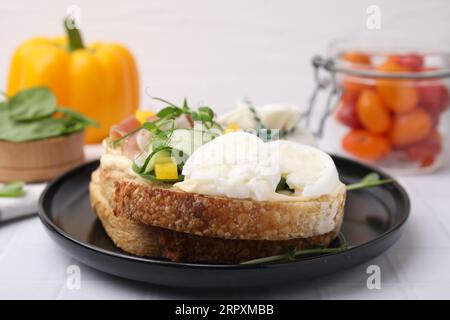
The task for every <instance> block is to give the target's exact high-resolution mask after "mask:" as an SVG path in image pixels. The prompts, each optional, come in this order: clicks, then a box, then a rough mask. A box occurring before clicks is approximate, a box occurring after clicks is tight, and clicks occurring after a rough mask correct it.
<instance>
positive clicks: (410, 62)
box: [389, 53, 423, 71]
mask: <svg viewBox="0 0 450 320" xmlns="http://www.w3.org/2000/svg"><path fill="white" fill-rule="evenodd" d="M389 59H390V60H391V61H392V62H394V63H396V64H398V65H399V66H402V67H407V68H411V69H412V71H419V70H420V69H421V68H422V67H423V56H422V55H420V54H417V53H410V54H404V55H394V56H391V57H390V58H389Z"/></svg>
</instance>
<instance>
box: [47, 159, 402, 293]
mask: <svg viewBox="0 0 450 320" xmlns="http://www.w3.org/2000/svg"><path fill="white" fill-rule="evenodd" d="M333 158H334V161H335V163H336V166H337V168H338V171H339V174H340V177H341V180H342V181H343V182H344V183H351V182H355V181H358V180H360V179H361V178H362V177H364V176H365V175H366V174H368V173H369V172H373V171H375V172H378V171H377V170H376V169H374V168H370V167H367V166H365V165H363V164H360V163H358V162H355V161H352V160H348V159H345V158H341V157H338V156H333ZM98 164H99V163H98V161H94V162H90V163H87V164H85V165H82V166H80V167H78V168H75V169H73V170H72V171H69V172H68V173H66V174H64V175H62V176H61V177H59V178H58V179H56V180H55V181H54V182H52V183H50V184H49V185H48V187H47V188H46V190H45V191H44V193H43V194H42V196H41V198H40V201H39V216H40V218H41V221H42V222H43V223H44V225H45V226H46V229H47V231H48V233H49V234H50V236H51V237H52V238H53V239H54V240H55V241H56V242H57V243H58V244H59V245H60V246H61V247H62V248H63V249H64V250H65V251H66V252H67V253H68V254H70V255H71V256H73V257H74V258H76V259H78V260H79V261H81V262H83V263H85V264H86V265H88V266H91V267H93V268H96V269H98V270H102V271H104V272H107V273H111V274H114V275H117V276H120V277H124V278H129V279H134V280H139V281H145V282H149V283H155V284H160V285H168V286H181V287H209V288H212V287H247V286H260V285H270V284H275V283H281V282H287V281H292V280H294V279H307V278H312V277H316V276H320V275H324V274H328V273H332V272H336V271H339V270H342V269H346V268H349V267H351V266H354V265H357V264H360V263H362V262H364V261H367V260H369V259H371V258H373V257H375V256H377V255H379V254H380V253H382V252H383V251H385V250H386V249H387V248H389V247H390V246H392V245H393V244H394V243H395V242H396V241H397V240H398V238H399V237H400V234H401V229H402V226H403V225H404V223H405V221H406V219H407V218H408V215H409V209H410V205H409V199H408V196H407V194H406V192H405V190H404V189H403V188H402V187H401V186H400V185H399V184H398V183H396V182H394V183H392V184H386V185H383V186H379V187H376V188H371V189H363V190H358V191H351V192H349V194H348V199H347V203H346V206H345V216H344V222H343V225H342V232H343V234H344V235H345V238H346V239H347V241H348V243H349V245H350V246H352V248H351V249H348V250H346V251H345V252H341V253H335V254H324V255H320V256H314V257H306V258H303V259H299V260H297V261H293V262H280V263H275V264H266V265H218V264H200V263H176V262H170V261H167V260H164V259H158V258H140V257H136V256H133V255H130V254H128V253H125V252H124V251H122V250H120V249H118V248H116V247H115V246H114V244H113V243H112V241H111V240H110V239H109V237H108V236H107V235H106V233H105V231H104V230H103V227H102V225H101V223H100V222H99V220H98V219H97V217H96V216H95V214H94V213H93V211H92V209H91V205H90V203H89V193H88V184H89V180H90V176H91V173H92V171H94V170H95V169H96V168H97V167H98ZM379 173H380V175H381V177H383V178H390V177H389V176H387V175H386V174H384V173H381V172H379ZM332 245H333V246H336V245H339V243H337V240H336V241H335V242H334V243H333V244H332Z"/></svg>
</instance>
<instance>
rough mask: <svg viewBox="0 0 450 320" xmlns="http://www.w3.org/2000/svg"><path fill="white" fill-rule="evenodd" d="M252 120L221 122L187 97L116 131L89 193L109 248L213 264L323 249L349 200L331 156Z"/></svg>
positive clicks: (108, 141) (107, 141) (126, 122)
mask: <svg viewBox="0 0 450 320" xmlns="http://www.w3.org/2000/svg"><path fill="white" fill-rule="evenodd" d="M253 111H255V110H253ZM256 116H257V114H256ZM257 117H258V116H257ZM139 118H141V121H139ZM289 120H290V121H291V119H289ZM255 123H256V124H255V126H257V127H258V128H257V130H255V129H252V128H246V129H243V128H241V127H239V126H238V125H237V124H236V123H229V124H227V125H226V126H225V125H224V122H222V124H221V123H219V121H216V117H215V115H214V112H213V111H212V110H211V109H210V108H208V107H200V108H198V110H195V111H194V110H192V109H191V108H189V107H188V105H187V103H186V102H185V103H184V104H183V106H180V107H178V106H176V105H174V104H172V103H170V104H169V105H168V106H167V107H166V108H164V109H162V110H161V111H160V112H158V113H157V114H156V115H154V114H147V115H145V116H144V117H143V116H142V114H141V115H140V116H138V117H130V118H127V119H125V120H124V121H123V122H122V123H121V124H119V125H117V126H115V127H113V128H112V130H111V134H110V137H109V138H107V139H105V141H104V142H103V146H104V149H105V152H104V154H103V156H102V157H101V159H100V166H99V168H98V169H97V170H96V171H95V172H94V173H93V174H92V179H91V182H90V186H89V190H90V199H91V204H92V207H93V209H94V211H95V213H96V214H97V216H98V218H99V219H100V221H101V223H102V225H103V227H104V229H105V230H106V232H107V234H108V235H109V237H110V238H111V239H112V240H113V242H114V243H115V245H116V246H117V247H119V248H120V249H122V250H123V251H125V252H128V253H131V254H134V255H137V256H148V257H158V258H165V259H168V260H171V261H177V262H180V261H181V262H204V263H220V264H235V263H240V262H243V261H246V260H250V259H256V258H261V257H265V256H270V255H277V254H282V253H284V252H285V251H286V250H287V248H294V249H297V250H301V249H307V248H316V247H327V246H329V245H330V243H331V241H332V240H333V239H334V238H336V237H337V235H338V234H339V231H340V227H341V222H342V218H343V208H344V203H345V198H346V189H345V185H344V184H343V183H342V182H340V180H339V176H338V173H337V170H336V167H335V165H334V162H333V160H332V158H331V157H330V156H329V155H328V154H326V153H324V152H322V151H320V150H318V149H316V148H314V147H311V146H308V145H306V144H302V143H299V142H295V141H290V140H288V139H287V136H288V135H285V134H282V133H281V134H280V131H281V130H280V129H282V130H285V129H286V128H267V127H266V125H265V124H264V123H263V122H262V121H261V119H260V118H259V117H258V121H256V122H255ZM291 131H293V130H291Z"/></svg>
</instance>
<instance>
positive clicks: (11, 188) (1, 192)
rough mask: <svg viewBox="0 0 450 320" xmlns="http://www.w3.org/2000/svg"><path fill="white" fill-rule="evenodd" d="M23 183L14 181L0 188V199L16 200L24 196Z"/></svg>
mask: <svg viewBox="0 0 450 320" xmlns="http://www.w3.org/2000/svg"><path fill="white" fill-rule="evenodd" d="M24 186H25V182H23V181H14V182H10V183H7V184H5V185H3V186H1V187H0V197H9V198H18V197H22V196H24V195H25V191H24V190H23V187H24Z"/></svg>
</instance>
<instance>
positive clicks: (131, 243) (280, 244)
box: [89, 168, 342, 264]
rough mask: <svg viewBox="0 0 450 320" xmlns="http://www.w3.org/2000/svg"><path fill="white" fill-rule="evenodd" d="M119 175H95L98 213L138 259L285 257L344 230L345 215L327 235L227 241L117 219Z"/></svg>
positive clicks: (120, 244)
mask: <svg viewBox="0 0 450 320" xmlns="http://www.w3.org/2000/svg"><path fill="white" fill-rule="evenodd" d="M116 178H117V175H111V174H110V172H107V171H104V170H102V169H101V168H100V169H98V170H96V171H95V172H94V173H93V175H92V180H91V183H90V185H89V190H90V198H91V203H92V206H93V209H94V211H95V212H96V214H97V216H98V217H99V219H100V221H101V222H102V225H103V227H104V228H105V230H106V232H107V234H108V235H109V237H110V238H111V239H112V240H113V242H114V243H115V245H116V246H118V247H119V248H121V249H122V250H124V251H126V252H129V253H131V254H135V255H138V256H150V257H163V258H167V259H169V260H172V261H186V262H209V263H228V264H229V263H239V262H241V261H245V260H250V259H255V258H260V257H265V256H270V255H276V254H281V253H283V251H284V250H285V248H286V247H295V248H296V249H298V250H300V249H305V248H310V247H317V246H321V247H322V246H323V247H326V246H328V245H329V244H330V242H331V241H332V240H333V239H334V238H335V237H336V235H337V234H338V232H339V229H340V221H341V218H342V217H341V215H342V212H340V213H339V217H337V218H336V220H337V221H338V223H337V224H336V225H335V227H334V229H333V230H332V231H330V232H328V233H326V234H323V235H316V236H314V237H309V238H300V239H290V240H281V241H268V240H262V241H257V240H226V239H219V238H213V237H205V236H197V235H193V234H188V233H183V232H177V231H173V230H168V229H164V228H160V227H153V226H149V225H145V224H143V223H141V222H138V221H135V220H133V219H130V218H128V217H127V216H123V215H117V216H116V215H114V213H113V210H114V207H115V200H114V189H115V187H114V184H115V183H117V182H118V181H117V180H116Z"/></svg>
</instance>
